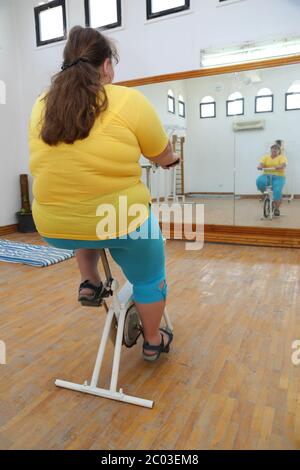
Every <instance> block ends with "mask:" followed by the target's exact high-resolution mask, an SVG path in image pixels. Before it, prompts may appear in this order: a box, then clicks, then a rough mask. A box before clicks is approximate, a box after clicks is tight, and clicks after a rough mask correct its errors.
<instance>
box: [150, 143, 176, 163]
mask: <svg viewBox="0 0 300 470" xmlns="http://www.w3.org/2000/svg"><path fill="white" fill-rule="evenodd" d="M145 157H146V158H148V157H147V156H146V155H145ZM149 160H150V161H151V162H152V163H154V164H156V165H159V166H161V167H162V168H168V166H170V165H172V164H174V163H176V162H178V163H179V162H180V156H179V155H177V154H176V153H174V152H173V147H172V144H171V142H170V141H169V142H168V145H167V147H166V148H165V150H164V151H163V152H162V153H161V154H159V155H157V156H156V157H151V158H149Z"/></svg>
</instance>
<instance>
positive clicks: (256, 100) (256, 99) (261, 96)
mask: <svg viewBox="0 0 300 470" xmlns="http://www.w3.org/2000/svg"><path fill="white" fill-rule="evenodd" d="M260 98H272V108H271V110H270V111H257V102H258V100H259V99H260ZM254 112H255V114H262V113H273V112H274V94H273V93H272V94H271V95H256V96H255V107H254Z"/></svg>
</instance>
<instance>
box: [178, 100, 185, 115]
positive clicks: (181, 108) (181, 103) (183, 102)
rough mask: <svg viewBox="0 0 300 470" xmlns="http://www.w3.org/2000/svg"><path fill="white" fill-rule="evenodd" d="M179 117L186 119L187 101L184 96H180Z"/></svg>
mask: <svg viewBox="0 0 300 470" xmlns="http://www.w3.org/2000/svg"><path fill="white" fill-rule="evenodd" d="M178 115H179V117H183V118H185V101H184V98H183V96H182V95H179V96H178Z"/></svg>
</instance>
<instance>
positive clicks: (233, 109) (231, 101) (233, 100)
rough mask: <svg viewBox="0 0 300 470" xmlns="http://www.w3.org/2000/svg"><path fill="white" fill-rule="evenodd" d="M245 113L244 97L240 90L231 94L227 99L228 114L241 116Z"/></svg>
mask: <svg viewBox="0 0 300 470" xmlns="http://www.w3.org/2000/svg"><path fill="white" fill-rule="evenodd" d="M241 114H244V98H243V95H242V94H241V93H239V92H238V91H237V92H235V93H232V94H231V95H229V97H228V100H227V101H226V116H240V115H241Z"/></svg>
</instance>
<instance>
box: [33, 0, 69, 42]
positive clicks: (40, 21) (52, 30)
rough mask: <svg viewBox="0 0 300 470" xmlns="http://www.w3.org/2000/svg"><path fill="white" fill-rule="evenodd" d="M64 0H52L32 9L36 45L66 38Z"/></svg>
mask: <svg viewBox="0 0 300 470" xmlns="http://www.w3.org/2000/svg"><path fill="white" fill-rule="evenodd" d="M65 3H66V2H65V0H54V1H52V2H48V3H46V4H45V5H39V6H37V7H36V8H35V9H34V16H35V31H36V44H37V46H44V45H45V44H51V43H52V42H58V41H63V40H64V39H66V38H67V18H66V4H65Z"/></svg>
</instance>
